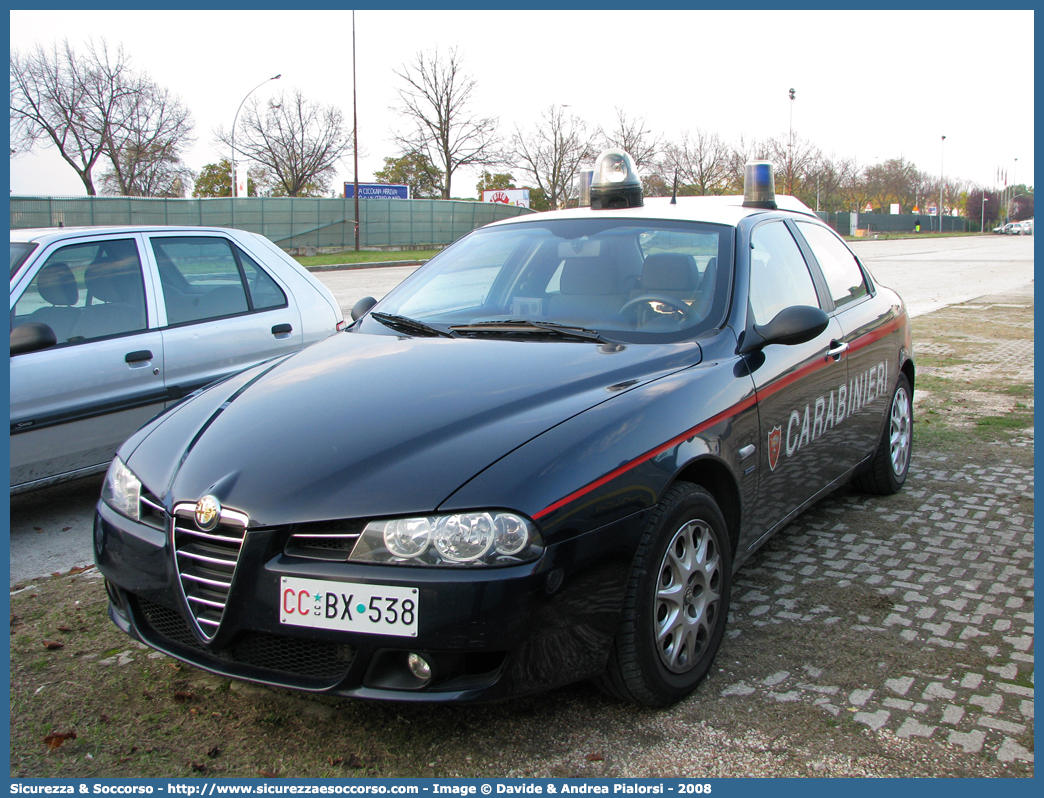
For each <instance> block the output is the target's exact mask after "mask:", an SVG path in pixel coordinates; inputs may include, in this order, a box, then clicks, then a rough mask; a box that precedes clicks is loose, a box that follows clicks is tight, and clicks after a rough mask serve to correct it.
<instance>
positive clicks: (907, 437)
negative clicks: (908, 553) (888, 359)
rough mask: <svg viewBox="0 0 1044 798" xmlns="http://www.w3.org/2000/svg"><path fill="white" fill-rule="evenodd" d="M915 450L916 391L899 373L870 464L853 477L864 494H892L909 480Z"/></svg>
mask: <svg viewBox="0 0 1044 798" xmlns="http://www.w3.org/2000/svg"><path fill="white" fill-rule="evenodd" d="M912 451H913V390H912V389H911V388H910V381H909V380H908V379H907V378H906V375H905V374H903V373H901V372H900V374H899V379H898V380H896V383H895V390H894V391H892V401H891V404H889V406H888V418H887V420H886V421H885V428H884V432H882V433H881V440H880V442H879V443H878V445H877V452H876V453H875V454H874V459H873V460H872V461H871V463H870V467H869V468H868V469H867V470H866V471H864V472H863V473H862V474H859V475H857V476H855V477H854V478H853V479H852V484H853V485H854V486H855V487H856V488H857V489H859V490H861V491H863V492H864V493H875V494H877V495H879V496H890V495H892V494H893V493H897V492H898V491H899V489H900V488H901V487H902V486H903V483H904V482H906V475H907V473H908V472H909V470H910V454H911V452H912Z"/></svg>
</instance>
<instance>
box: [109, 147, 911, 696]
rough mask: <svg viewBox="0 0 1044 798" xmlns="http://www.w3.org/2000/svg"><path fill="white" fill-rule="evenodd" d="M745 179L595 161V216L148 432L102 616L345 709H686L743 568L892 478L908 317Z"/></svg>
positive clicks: (516, 222) (463, 274) (113, 542)
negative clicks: (511, 704) (592, 702)
mask: <svg viewBox="0 0 1044 798" xmlns="http://www.w3.org/2000/svg"><path fill="white" fill-rule="evenodd" d="M747 177H748V181H747V185H746V187H745V195H744V196H743V197H692V198H689V197H686V198H679V199H677V200H676V201H675V200H667V199H654V200H653V199H651V200H647V201H643V197H642V192H641V184H640V182H639V180H638V177H637V175H636V172H635V170H634V167H633V163H632V161H631V159H630V158H629V156H627V155H626V154H625V153H623V152H621V151H618V150H616V151H614V150H610V151H607V152H606V153H603V154H602V156H601V157H600V159H599V161H598V164H597V167H596V170H595V174H594V178H593V182H592V185H591V187H590V205H589V206H587V207H581V208H579V209H576V210H567V211H560V212H554V213H545V214H537V215H530V216H524V217H519V218H516V219H511V220H508V221H504V222H500V223H496V224H493V225H490V226H488V227H485V228H482V229H480V230H477V231H475V232H473V233H471V234H470V235H468V236H466V237H464V238H463V239H461V240H460V241H458V242H457V243H455V244H454V245H453V246H451V247H449V248H448V249H447V250H446V251H445V252H443V253H442V254H440V255H439V256H438V257H437V258H435V259H434V260H432V261H431V262H430V263H429V264H427V265H426V266H425V267H423V268H421V269H419V270H418V271H417V272H415V273H414V274H413V275H412V276H411V277H410V278H408V279H407V280H406V281H405V282H403V283H402V284H401V285H400V286H399V287H398V288H396V289H395V290H394V291H392V292H391V293H390V294H389V295H388V296H387V297H385V298H384V299H383V300H381V301H380V302H377V303H374V302H373V300H372V299H367V300H363V301H361V302H360V303H359V305H357V307H356V309H355V311H354V312H353V314H352V315H353V318H354V319H355V321H354V323H353V324H352V326H351V327H350V329H349V330H347V331H346V332H345V333H343V334H339V335H336V336H334V337H332V338H330V339H327V340H325V341H323V342H320V343H318V344H316V345H315V346H312V347H311V348H309V349H307V350H305V351H303V352H300V353H299V354H296V355H292V356H289V357H284V358H282V359H278V360H275V361H270V362H268V363H266V364H263V365H260V366H257V367H254V368H251V369H249V370H247V371H244V372H242V373H240V374H238V375H236V376H234V377H231V378H229V379H226V380H225V381H223V382H221V383H219V384H216V385H213V386H211V387H209V388H208V389H206V390H203V391H202V392H200V393H199V394H197V395H195V396H194V397H192V398H190V399H188V400H187V401H185V402H183V403H182V404H180V405H178V406H177V407H175V408H174V409H172V410H170V411H168V412H167V413H165V414H164V415H162V416H161V417H159V418H157V419H156V420H154V421H153V422H151V423H149V424H148V425H147V426H145V427H144V428H142V429H141V430H140V431H139V432H137V433H136V434H135V435H134V436H133V437H131V438H130V439H129V440H128V441H127V442H126V443H125V444H124V445H123V447H122V448H121V449H120V451H119V453H118V456H117V458H116V459H115V460H114V461H113V464H112V467H111V468H110V470H109V473H108V477H107V479H106V483H105V487H104V490H103V495H102V500H101V501H100V502H99V504H98V510H97V517H96V521H95V530H94V534H95V547H96V558H97V562H98V566H99V568H100V569H101V571H102V573H103V574H104V575H105V577H106V584H107V586H108V592H109V598H110V615H111V617H112V619H113V621H114V622H115V623H116V624H117V625H118V626H119V627H120V628H121V629H123V630H125V631H126V632H128V633H129V634H131V635H133V636H134V637H136V638H138V639H140V640H142V641H143V642H145V643H146V644H148V645H149V646H152V647H153V648H156V649H159V650H160V651H164V652H166V653H168V654H170V655H171V656H173V657H176V658H178V659H180V660H184V661H186V662H189V663H192V664H193V665H197V666H199V667H201V668H204V669H206V670H209V671H213V672H215V673H220V674H224V675H227V676H230V677H234V678H240V679H249V680H253V681H257V682H264V683H268V684H274V685H282V686H286V687H292V688H297V689H301V690H309V691H315V692H324V693H330V694H335V695H345V696H357V697H363V698H380V699H393V700H401V701H473V700H493V699H501V698H505V697H509V696H514V695H519V694H523V693H527V692H531V691H536V690H541V689H546V688H549V687H552V686H555V685H561V684H565V683H569V682H573V681H577V680H580V679H587V678H593V679H594V680H596V682H597V683H598V684H599V685H600V686H601V687H603V688H604V689H605V690H607V691H608V692H609V693H611V694H613V695H616V696H618V697H620V698H624V699H627V700H631V701H635V702H639V703H642V704H646V705H651V706H663V705H667V704H669V703H671V702H674V701H677V700H679V699H680V698H682V697H684V696H685V695H687V694H688V693H689V692H690V691H691V690H693V688H695V686H696V685H697V684H698V683H699V681H700V680H701V679H702V678H703V676H704V675H705V674H706V673H707V671H708V669H709V667H710V665H711V662H712V661H713V659H714V656H715V654H716V652H717V650H718V648H719V646H720V644H721V640H722V636H723V634H724V630H725V623H726V618H727V616H728V609H729V591H730V586H731V582H732V576H733V573H734V572H735V570H736V569H737V568H738V567H739V566H740V565H741V564H742V563H743V562H744V560H746V559H747V558H748V557H750V555H751V553H752V552H753V551H755V550H756V549H757V548H758V547H759V546H760V545H761V544H763V543H764V542H765V541H766V539H768V537H769V536H770V535H771V534H772V533H774V532H776V531H777V530H779V529H781V528H782V527H783V526H785V525H786V524H787V522H788V521H790V520H791V519H792V518H793V517H794V516H795V515H797V514H798V513H799V512H801V511H802V509H804V508H805V507H807V506H808V505H809V504H810V503H812V502H814V501H816V500H817V499H819V498H820V497H822V496H824V495H825V494H827V493H829V492H830V491H831V490H833V489H834V488H836V487H837V486H839V485H841V484H843V483H845V482H847V481H849V480H852V481H854V483H855V484H856V485H857V486H858V487H860V488H862V489H865V490H868V491H870V492H874V493H880V494H887V493H892V492H894V491H896V490H898V489H899V488H900V487H901V486H902V484H903V482H904V480H905V479H906V475H907V469H908V467H909V463H910V447H911V434H912V409H911V400H912V393H913V384H914V366H913V360H912V350H911V342H910V329H909V323H908V318H907V314H906V310H905V308H904V305H903V302H902V300H901V299H900V298H899V297H898V296H897V295H896V294H895V293H894V292H892V291H890V290H889V289H887V288H884V287H882V286H880V285H877V284H876V283H875V282H874V280H873V278H872V277H871V276H870V274H869V273H868V272H867V271H866V269H865V268H864V267H863V265H862V264H861V263H860V262H859V260H858V258H856V257H855V256H854V255H853V253H852V252H851V250H849V248H848V247H847V246H846V245H845V243H844V242H843V241H842V240H841V239H840V238H838V237H837V235H835V234H834V233H833V232H832V231H831V230H830V229H829V228H828V227H827V226H826V225H824V224H823V223H822V222H821V221H820V220H819V219H818V218H816V216H815V215H814V214H813V213H812V212H811V211H809V209H808V208H807V207H805V206H804V205H802V204H801V203H800V202H798V201H796V200H794V199H793V198H788V197H779V198H776V197H775V196H774V192H773V186H772V176H771V168H770V166H769V165H768V164H766V163H763V162H756V163H752V164H748V166H747Z"/></svg>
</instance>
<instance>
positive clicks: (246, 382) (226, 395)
mask: <svg viewBox="0 0 1044 798" xmlns="http://www.w3.org/2000/svg"><path fill="white" fill-rule="evenodd" d="M700 357H701V354H700V347H699V345H698V344H697V343H695V342H686V343H675V344H664V345H627V346H624V345H619V344H596V343H571V342H547V341H528V342H519V341H496V340H469V339H452V340H451V339H434V338H406V337H399V336H388V335H362V334H342V335H336V336H333V337H331V338H329V339H327V340H326V341H322V342H320V343H318V344H316V345H314V346H312V347H310V348H309V349H306V350H304V351H303V352H301V353H299V354H297V355H294V356H292V357H289V358H287V359H285V360H283V361H279V362H276V363H272V364H268V365H266V366H261V367H258V368H256V369H253V370H251V371H248V372H245V373H244V374H242V375H240V377H238V378H233V379H232V380H229V381H226V382H224V383H221V384H219V385H217V386H214V387H213V388H211V389H210V390H207V391H205V392H203V393H202V394H201V395H199V396H198V397H195V398H193V399H192V400H190V401H188V402H187V403H185V404H184V405H183V406H182V407H179V408H178V409H177V410H175V411H174V412H171V413H168V414H167V415H166V416H164V417H163V418H162V419H161V420H160V421H159V422H158V423H156V424H155V425H154V426H153V428H152V429H151V430H149V431H148V432H147V434H146V435H144V436H135V438H133V439H132V441H133V443H134V444H135V447H136V448H134V450H133V452H132V453H130V454H129V456H128V457H126V460H127V464H128V466H129V467H130V468H131V470H133V471H134V472H135V473H136V474H137V475H138V476H139V478H140V479H141V480H142V482H143V483H144V484H145V486H146V488H148V489H149V490H151V491H153V492H155V493H156V494H157V495H159V496H161V497H164V498H166V499H167V500H168V501H171V500H172V501H175V502H181V501H195V500H196V499H198V498H199V497H201V496H203V495H206V494H208V493H209V494H213V495H215V496H216V497H217V498H218V499H219V500H220V501H221V502H222V504H223V505H225V506H228V507H233V508H235V509H238V510H240V511H242V512H245V513H247V514H248V515H249V516H250V519H251V525H252V526H269V525H276V524H286V523H292V522H304V521H314V520H329V519H334V518H349V517H354V518H358V517H366V516H377V515H391V514H401V513H416V512H432V511H434V510H435V509H437V508H438V506H439V505H440V503H441V502H443V501H444V500H445V499H446V498H447V497H448V496H449V495H451V494H452V493H453V492H454V491H455V490H457V489H458V488H459V487H460V486H461V485H463V484H464V483H465V482H467V481H468V480H469V479H471V478H472V477H474V476H475V475H476V474H477V473H479V472H481V471H482V470H483V469H485V468H487V467H488V466H489V465H491V464H492V463H494V462H496V461H497V460H498V459H500V458H501V457H503V456H504V455H506V454H507V453H509V452H511V451H512V450H514V449H516V448H517V447H519V446H521V445H522V444H524V443H526V442H527V441H529V440H531V439H532V438H533V437H535V436H537V435H539V434H541V433H542V432H544V431H546V430H548V429H550V428H551V427H553V426H555V425H556V424H560V423H561V422H563V421H565V420H566V419H568V418H570V417H572V416H575V415H576V414H578V413H581V412H583V411H584V410H587V409H588V408H591V407H594V406H595V405H597V404H600V403H602V402H605V401H609V400H611V399H612V397H613V396H614V395H617V394H619V393H621V392H623V391H626V390H629V389H632V388H633V387H635V386H637V385H640V384H642V383H644V382H648V381H650V380H654V379H657V378H658V377H661V376H663V375H665V374H669V373H672V372H674V371H677V370H679V369H682V368H687V367H689V366H693V365H695V364H697V363H698V362H699V361H700ZM143 432H145V431H144V430H143ZM125 448H128V447H125ZM125 454H126V453H125Z"/></svg>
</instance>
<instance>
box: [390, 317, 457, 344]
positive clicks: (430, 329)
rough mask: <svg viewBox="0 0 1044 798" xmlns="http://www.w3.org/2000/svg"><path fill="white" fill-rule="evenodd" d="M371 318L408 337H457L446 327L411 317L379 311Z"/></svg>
mask: <svg viewBox="0 0 1044 798" xmlns="http://www.w3.org/2000/svg"><path fill="white" fill-rule="evenodd" d="M370 318H371V319H374V320H376V321H379V322H380V323H381V324H383V325H384V326H385V327H388V328H389V329H392V330H395V332H401V333H405V334H406V335H424V336H427V337H429V338H434V337H440V338H456V337H457V336H456V333H454V332H452V331H451V330H447V329H446V328H445V327H435V326H433V325H431V324H425V323H424V322H423V321H417V319H411V318H410V317H409V316H398V315H396V314H394V313H381V312H380V311H377V312H375V313H371V314H370Z"/></svg>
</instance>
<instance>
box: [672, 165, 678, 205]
mask: <svg viewBox="0 0 1044 798" xmlns="http://www.w3.org/2000/svg"><path fill="white" fill-rule="evenodd" d="M677 204H678V170H677V169H675V170H674V190H673V191H672V192H671V205H677Z"/></svg>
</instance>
